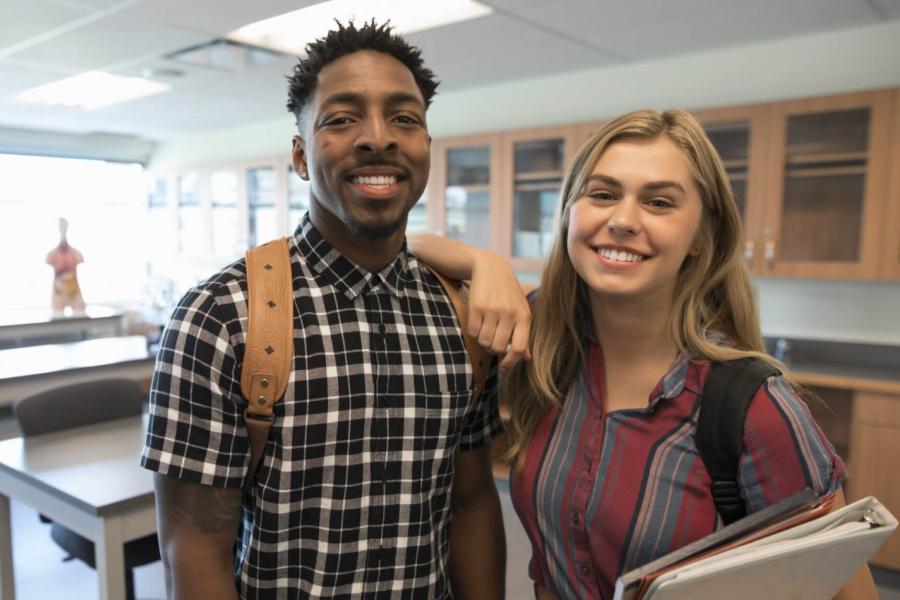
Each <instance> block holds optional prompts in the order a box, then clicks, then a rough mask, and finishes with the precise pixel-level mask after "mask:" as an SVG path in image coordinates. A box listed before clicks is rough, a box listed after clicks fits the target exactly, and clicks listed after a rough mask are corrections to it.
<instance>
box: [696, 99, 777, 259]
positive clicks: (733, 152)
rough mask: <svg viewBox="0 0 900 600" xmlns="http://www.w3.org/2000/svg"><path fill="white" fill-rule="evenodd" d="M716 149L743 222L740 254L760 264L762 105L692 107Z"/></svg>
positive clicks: (763, 161)
mask: <svg viewBox="0 0 900 600" xmlns="http://www.w3.org/2000/svg"><path fill="white" fill-rule="evenodd" d="M692 114H693V115H694V116H695V117H697V119H698V120H699V121H700V122H701V123H702V124H703V127H704V128H705V129H706V133H707V135H709V139H710V141H712V143H713V146H715V147H716V150H717V151H718V152H719V156H720V157H721V159H722V164H723V166H724V167H725V170H726V172H727V173H728V179H729V181H730V182H731V189H732V192H733V194H734V200H735V203H736V204H737V209H738V212H739V213H740V215H741V221H742V223H743V225H744V258H745V259H746V260H747V266H748V267H749V268H750V270H751V271H754V272H758V271H759V270H760V269H761V266H762V253H761V249H762V248H761V246H762V243H761V240H760V231H761V230H762V226H763V222H764V216H765V195H764V194H765V183H766V181H765V172H766V141H767V140H766V125H767V120H766V116H767V112H766V108H765V107H763V106H747V107H735V108H724V109H714V110H705V111H693V113H692Z"/></svg>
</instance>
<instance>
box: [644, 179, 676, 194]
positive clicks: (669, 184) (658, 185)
mask: <svg viewBox="0 0 900 600" xmlns="http://www.w3.org/2000/svg"><path fill="white" fill-rule="evenodd" d="M665 188H675V189H676V190H678V191H679V192H681V193H682V194H683V193H684V186H682V185H681V184H680V183H678V182H676V181H651V182H650V183H647V184H645V185H644V189H645V190H651V191H656V190H661V189H665Z"/></svg>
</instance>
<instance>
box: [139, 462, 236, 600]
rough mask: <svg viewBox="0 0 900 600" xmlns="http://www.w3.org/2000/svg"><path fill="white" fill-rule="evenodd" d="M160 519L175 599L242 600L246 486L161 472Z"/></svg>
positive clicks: (158, 482)
mask: <svg viewBox="0 0 900 600" xmlns="http://www.w3.org/2000/svg"><path fill="white" fill-rule="evenodd" d="M154 487H155V488H156V520H157V528H158V531H159V545H160V549H161V554H162V562H163V567H164V569H165V574H166V595H167V596H168V598H169V600H183V599H191V600H193V599H198V598H199V599H204V600H211V599H213V598H215V599H216V600H219V599H222V600H237V598H238V593H237V586H236V584H235V579H234V542H235V538H236V536H237V532H238V528H239V526H240V522H241V489H240V488H216V487H211V486H207V485H200V484H197V483H189V482H186V481H181V480H178V479H175V478H172V477H166V476H164V475H159V474H156V475H155V476H154Z"/></svg>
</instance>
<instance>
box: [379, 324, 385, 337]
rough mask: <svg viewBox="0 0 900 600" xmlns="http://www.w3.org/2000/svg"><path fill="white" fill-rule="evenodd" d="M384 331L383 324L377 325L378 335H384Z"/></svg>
mask: <svg viewBox="0 0 900 600" xmlns="http://www.w3.org/2000/svg"><path fill="white" fill-rule="evenodd" d="M385 329H386V328H385V326H384V323H379V324H378V333H380V334H381V335H384V332H385Z"/></svg>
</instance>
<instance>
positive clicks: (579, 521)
mask: <svg viewBox="0 0 900 600" xmlns="http://www.w3.org/2000/svg"><path fill="white" fill-rule="evenodd" d="M572 522H573V523H575V524H576V525H578V524H579V523H581V519H579V518H578V515H575V516H574V517H572Z"/></svg>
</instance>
